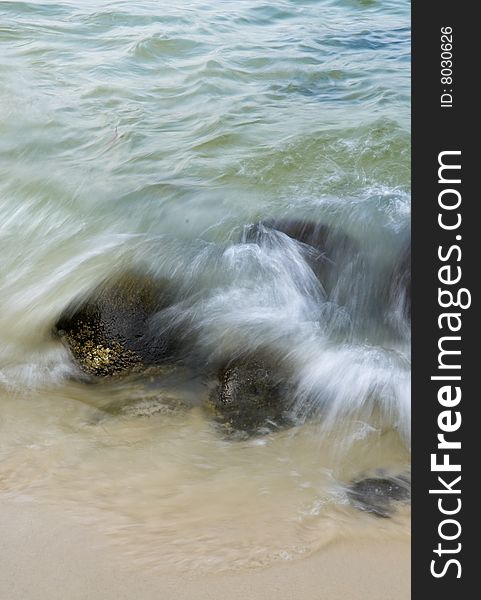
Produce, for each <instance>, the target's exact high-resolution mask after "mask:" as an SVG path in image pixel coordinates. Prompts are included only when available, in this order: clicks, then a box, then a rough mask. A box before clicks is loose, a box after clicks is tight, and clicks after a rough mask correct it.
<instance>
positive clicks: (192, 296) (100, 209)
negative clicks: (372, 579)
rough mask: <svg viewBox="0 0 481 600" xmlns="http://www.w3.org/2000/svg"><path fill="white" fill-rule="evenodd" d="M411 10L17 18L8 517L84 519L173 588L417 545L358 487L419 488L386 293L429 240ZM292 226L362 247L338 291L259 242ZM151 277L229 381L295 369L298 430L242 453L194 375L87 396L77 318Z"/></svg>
mask: <svg viewBox="0 0 481 600" xmlns="http://www.w3.org/2000/svg"><path fill="white" fill-rule="evenodd" d="M409 12H410V5H409V3H408V2H406V1H404V0H402V1H394V0H393V1H390V0H386V1H376V0H338V1H335V0H310V1H309V0H305V1H302V0H290V1H288V0H283V1H281V0H272V1H271V2H268V3H267V2H266V3H263V2H261V1H257V0H236V1H234V0H223V1H218V2H213V1H210V2H209V1H207V0H204V1H199V0H189V1H187V0H185V1H179V0H172V1H170V2H166V3H164V2H155V1H153V0H152V1H147V0H143V1H142V0H140V1H138V2H127V1H119V2H105V1H103V0H98V1H95V0H78V1H77V2H58V3H56V2H4V1H0V247H1V261H0V495H1V494H4V495H9V496H12V497H14V498H23V499H25V498H29V499H35V500H42V501H43V500H44V501H48V502H49V503H51V504H52V503H53V504H58V506H61V507H64V508H67V507H69V509H70V510H72V511H73V512H74V513H76V514H78V515H82V517H85V518H88V519H89V520H90V522H92V523H93V524H95V526H96V527H98V528H99V529H102V530H105V531H107V532H109V533H111V534H112V536H113V537H114V538H115V539H118V540H119V542H120V543H121V544H123V546H124V547H126V548H128V549H129V551H130V552H132V554H135V555H136V556H138V557H139V559H141V560H146V561H147V562H149V563H151V564H152V565H156V566H158V565H159V556H162V564H163V565H168V566H173V565H175V566H178V567H180V568H183V567H187V568H199V569H203V568H207V569H209V568H215V569H221V568H232V567H241V566H254V565H264V564H269V563H270V562H272V561H275V560H282V559H291V558H295V557H297V556H302V555H305V554H308V553H310V552H312V551H314V550H316V549H318V548H320V547H322V546H323V545H325V544H326V543H328V542H330V541H332V540H334V539H336V538H339V537H340V536H345V535H353V534H355V533H356V532H361V533H362V534H363V535H364V534H369V535H376V536H379V535H381V536H386V537H389V536H392V535H394V536H403V535H406V534H407V532H408V530H409V516H408V515H407V514H406V510H404V509H402V510H401V511H399V512H398V513H397V514H396V516H395V517H394V518H393V519H390V520H387V519H386V520H379V519H378V520H376V519H375V518H373V517H372V516H370V515H367V514H365V513H360V512H359V511H356V510H355V509H354V508H352V507H351V506H349V504H348V500H347V496H346V491H345V490H346V486H347V485H348V484H349V482H350V481H352V480H353V479H356V478H359V477H361V476H363V475H365V474H373V473H376V472H379V470H382V471H383V472H388V473H392V474H399V473H402V472H406V471H407V470H408V468H409V431H410V395H409V387H410V385H409V380H410V363H409V344H410V340H409V328H408V324H407V323H406V322H404V321H403V319H401V318H400V317H399V315H398V314H397V313H396V306H395V305H394V304H393V305H390V306H385V305H384V304H383V301H382V298H381V296H382V294H381V293H380V291H379V290H382V289H383V285H384V283H383V280H385V279H386V277H387V274H388V273H389V272H390V270H392V265H393V264H395V260H396V256H397V255H398V253H399V251H400V248H401V247H402V245H403V243H404V242H405V239H406V235H407V234H406V232H407V230H408V229H409V219H410V162H409V160H410V158H409V156H410V148H409V143H410V121H409V117H410V96H409V94H410V21H409ZM273 218H274V219H276V218H277V219H280V218H282V219H288V218H297V219H299V218H302V219H309V220H311V221H313V222H315V223H322V224H326V225H329V226H330V227H332V228H333V229H335V230H339V231H342V232H343V233H344V234H346V235H348V236H349V238H350V239H352V240H353V244H352V245H351V246H350V252H351V253H352V257H349V260H347V259H346V264H345V268H342V269H341V271H340V275H339V282H338V290H337V291H336V293H334V294H329V293H328V292H327V291H326V289H325V288H324V286H323V285H322V281H319V280H318V279H317V277H316V276H315V274H314V273H313V272H312V270H311V269H310V267H309V261H308V255H307V254H306V248H305V246H303V245H302V244H299V243H297V242H295V241H294V240H291V239H290V238H287V236H285V235H283V234H275V233H272V232H270V233H267V234H266V236H265V239H264V242H263V243H252V241H251V242H249V243H248V242H247V239H246V231H248V226H249V225H250V224H253V223H256V222H258V221H259V220H263V219H273ZM128 269H130V270H131V269H142V270H143V271H145V272H147V273H149V274H150V275H152V276H153V277H163V278H168V279H169V280H172V281H174V282H175V284H176V285H177V289H178V290H180V292H179V297H178V298H177V303H176V305H175V306H174V307H173V309H172V310H171V312H170V313H169V315H167V316H165V315H164V317H162V315H160V316H159V319H160V321H159V327H160V326H161V321H162V318H173V319H174V320H178V321H179V322H182V323H184V324H185V323H188V327H189V329H188V332H189V335H188V336H187V338H188V339H191V344H192V349H193V351H195V354H196V356H198V357H199V356H200V357H203V358H202V359H201V360H204V361H205V363H206V364H208V363H209V362H210V361H211V360H213V359H214V358H215V360H219V359H221V358H222V357H223V356H232V355H234V354H235V353H236V352H237V353H239V352H240V351H243V350H253V349H255V348H258V347H259V346H262V345H264V344H269V345H270V346H272V347H275V348H276V351H277V352H278V354H279V355H280V356H282V357H283V358H285V359H286V361H288V362H289V364H290V366H291V368H292V370H293V372H294V375H293V380H294V383H295V392H293V406H292V414H293V416H294V417H295V422H296V426H295V427H293V428H291V429H288V430H286V431H281V432H266V433H265V435H261V436H257V437H253V438H239V439H237V438H234V439H233V438H231V437H229V436H226V435H224V434H223V432H222V431H220V430H219V428H218V427H216V426H215V425H214V424H213V423H212V420H211V419H210V418H209V415H208V413H207V412H206V411H205V410H204V409H203V402H204V400H205V397H206V395H207V394H208V388H209V382H206V381H205V380H204V379H202V377H199V376H195V377H193V376H192V375H191V374H187V373H186V372H184V371H183V370H182V368H179V369H178V372H177V371H176V372H175V373H174V375H172V374H170V375H169V376H168V377H167V376H166V377H165V378H164V379H162V378H161V380H160V381H157V382H156V383H155V384H148V382H146V381H138V380H126V381H124V382H122V381H117V382H114V383H104V384H99V385H96V384H87V383H83V382H80V381H78V380H76V379H75V378H73V377H72V376H73V375H75V372H76V366H75V364H74V363H73V362H72V359H71V357H70V355H69V353H68V351H67V350H66V348H64V347H63V346H62V344H60V342H59V341H58V340H56V339H55V338H54V337H52V335H51V330H52V327H53V325H54V323H55V321H56V320H57V319H58V317H59V315H60V314H61V312H62V311H63V309H64V308H65V307H66V306H67V305H68V304H69V303H70V302H71V301H72V300H74V299H75V298H77V297H79V296H81V295H82V294H84V293H87V292H88V291H89V290H90V289H92V288H93V287H94V286H95V285H96V284H97V283H98V282H100V281H101V280H103V279H104V278H105V277H106V276H109V275H111V274H112V273H115V272H120V271H123V270H128ZM339 290H340V291H339ZM338 292H339V293H338ZM172 399H174V400H176V401H177V400H179V399H180V400H181V401H182V402H183V403H185V404H186V405H187V407H188V408H186V409H182V410H177V409H172V406H173V405H175V402H174V403H170V400H172ZM112 402H114V403H117V405H119V406H127V407H130V410H126V411H124V412H121V414H116V413H115V411H111V410H109V411H106V410H105V408H106V407H108V406H111V404H112Z"/></svg>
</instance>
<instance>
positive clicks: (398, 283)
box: [389, 240, 411, 319]
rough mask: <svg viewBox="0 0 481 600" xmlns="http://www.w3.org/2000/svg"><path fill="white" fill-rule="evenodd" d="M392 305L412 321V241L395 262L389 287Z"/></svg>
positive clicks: (404, 247)
mask: <svg viewBox="0 0 481 600" xmlns="http://www.w3.org/2000/svg"><path fill="white" fill-rule="evenodd" d="M389 297H390V303H391V305H392V306H394V307H395V309H396V310H397V312H399V313H400V314H401V316H402V317H404V318H406V319H411V240H409V241H408V242H407V243H405V245H404V246H403V248H402V250H401V252H400V253H399V255H398V257H397V260H396V262H395V265H394V268H393V272H392V275H391V281H390V286H389Z"/></svg>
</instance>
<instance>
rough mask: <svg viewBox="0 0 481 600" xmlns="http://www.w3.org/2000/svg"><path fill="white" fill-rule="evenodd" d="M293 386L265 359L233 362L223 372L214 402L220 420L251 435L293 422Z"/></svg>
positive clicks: (211, 399) (211, 397)
mask: <svg viewBox="0 0 481 600" xmlns="http://www.w3.org/2000/svg"><path fill="white" fill-rule="evenodd" d="M288 396H289V387H288V384H287V382H286V381H285V380H284V379H282V378H281V377H280V376H279V375H277V374H276V372H275V370H274V369H273V368H272V367H270V366H268V365H267V364H266V363H265V362H263V361H262V360H257V359H248V360H241V359H239V360H235V361H231V362H230V363H229V364H228V365H227V366H225V367H224V368H222V369H221V370H220V372H219V384H218V385H217V387H216V388H215V389H214V390H213V391H212V393H211V395H210V404H211V406H212V407H213V410H214V412H215V415H216V419H217V421H218V422H220V423H224V424H226V425H228V426H229V427H230V428H232V429H233V430H236V431H243V432H246V433H249V434H253V433H256V432H262V431H266V430H271V429H278V428H282V427H285V426H288V425H292V421H291V419H290V418H289V415H288V408H289V406H288V404H289V402H288Z"/></svg>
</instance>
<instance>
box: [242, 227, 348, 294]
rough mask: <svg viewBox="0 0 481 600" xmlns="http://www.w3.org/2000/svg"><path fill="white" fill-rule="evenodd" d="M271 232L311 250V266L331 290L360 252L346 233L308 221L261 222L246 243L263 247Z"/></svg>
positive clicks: (309, 252)
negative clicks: (340, 272) (339, 276)
mask: <svg viewBox="0 0 481 600" xmlns="http://www.w3.org/2000/svg"><path fill="white" fill-rule="evenodd" d="M272 230H275V231H279V232H281V233H284V234H285V235H287V236H288V237H290V238H291V239H293V240H296V241H298V242H300V243H302V244H305V245H306V246H307V247H308V248H307V252H306V258H307V261H308V264H309V265H310V267H311V268H312V270H313V272H314V273H315V274H316V276H317V277H318V278H319V279H320V280H321V281H322V283H323V285H325V286H326V287H327V288H328V289H329V288H333V287H335V285H336V279H337V276H338V274H339V271H340V269H341V268H342V267H343V265H345V264H346V262H347V261H350V260H352V257H353V256H354V257H355V256H357V254H358V251H359V249H358V246H357V244H356V243H355V241H354V240H353V239H352V238H351V237H349V236H348V235H346V234H345V233H344V232H342V231H340V230H339V229H336V228H333V227H330V226H328V225H324V224H322V223H315V222H313V221H309V220H307V219H306V220H303V219H270V220H266V221H262V222H261V223H257V224H255V225H251V226H250V227H249V228H248V229H247V231H246V233H245V241H247V242H256V243H258V244H262V243H264V242H265V241H266V239H267V236H268V235H269V231H272Z"/></svg>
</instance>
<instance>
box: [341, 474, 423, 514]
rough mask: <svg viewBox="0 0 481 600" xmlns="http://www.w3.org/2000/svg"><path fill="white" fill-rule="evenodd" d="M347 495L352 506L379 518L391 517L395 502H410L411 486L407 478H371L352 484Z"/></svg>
mask: <svg viewBox="0 0 481 600" xmlns="http://www.w3.org/2000/svg"><path fill="white" fill-rule="evenodd" d="M347 495H348V497H349V500H350V501H351V503H352V505H353V506H355V507H356V508H358V509H359V510H364V511H366V512H370V513H372V514H373V515H376V516H377V517H384V518H387V517H390V516H391V514H392V513H393V512H394V506H393V503H394V502H409V500H410V499H411V486H410V481H409V479H408V478H407V477H404V476H400V477H396V478H393V477H369V478H367V479H361V480H360V481H357V482H356V483H354V484H352V485H351V486H350V487H349V489H348V491H347Z"/></svg>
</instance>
